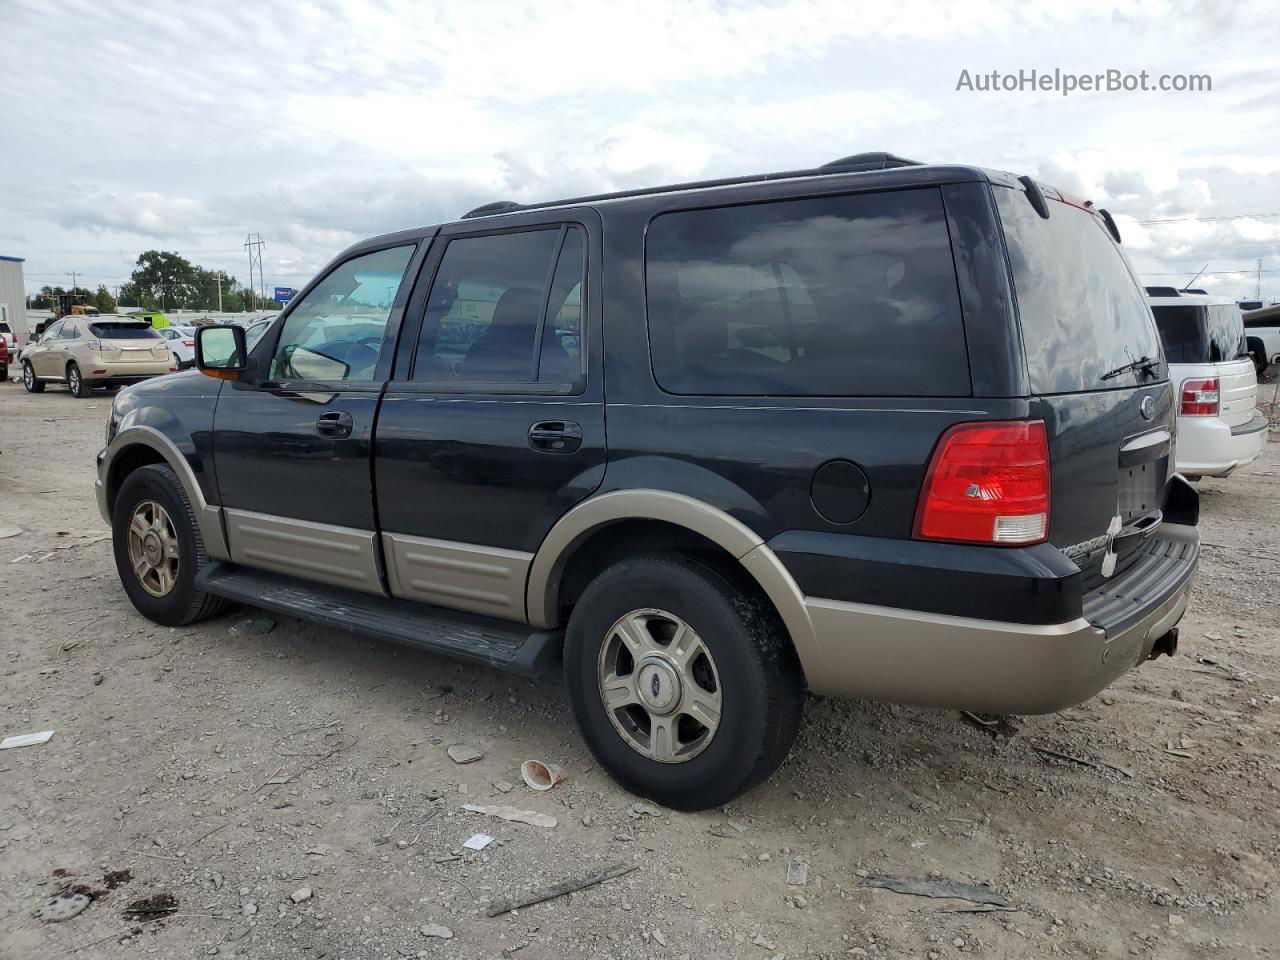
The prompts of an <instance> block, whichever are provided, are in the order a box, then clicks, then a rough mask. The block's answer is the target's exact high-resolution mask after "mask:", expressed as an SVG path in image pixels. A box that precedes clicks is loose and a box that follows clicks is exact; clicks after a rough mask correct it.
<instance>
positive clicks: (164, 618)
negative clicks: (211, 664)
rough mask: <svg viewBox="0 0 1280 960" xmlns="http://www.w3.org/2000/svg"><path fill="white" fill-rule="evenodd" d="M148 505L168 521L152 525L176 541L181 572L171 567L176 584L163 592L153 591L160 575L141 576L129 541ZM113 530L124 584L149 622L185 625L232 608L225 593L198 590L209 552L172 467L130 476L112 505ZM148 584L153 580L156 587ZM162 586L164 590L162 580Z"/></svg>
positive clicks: (156, 515) (154, 514)
mask: <svg viewBox="0 0 1280 960" xmlns="http://www.w3.org/2000/svg"><path fill="white" fill-rule="evenodd" d="M144 504H153V505H158V507H160V508H162V510H163V516H164V517H167V519H168V524H167V525H166V524H165V523H163V521H162V520H160V522H157V523H156V524H155V526H154V527H153V528H152V529H153V530H159V529H166V530H170V531H171V532H172V534H173V540H174V541H176V548H177V553H176V560H177V565H176V572H175V571H173V570H172V567H170V568H169V569H170V572H171V577H170V579H171V584H170V587H169V589H168V590H167V591H165V592H164V593H163V594H162V595H157V594H156V593H155V592H153V590H154V588H155V587H156V586H157V583H156V580H157V578H156V577H154V576H150V575H149V576H148V577H146V578H143V577H141V576H140V575H139V573H137V572H135V567H134V563H133V561H132V560H131V556H130V541H131V539H133V537H131V532H130V523H131V521H132V520H133V519H134V515H135V512H136V511H138V510H139V509H141V508H142V506H143V505H144ZM148 513H149V514H150V515H151V517H152V518H153V519H157V520H159V519H160V516H161V515H160V514H159V511H153V510H150V509H148ZM111 534H112V547H113V550H114V553H115V560H116V572H117V573H118V574H119V576H120V582H121V584H122V585H123V586H124V590H125V593H127V594H128V595H129V599H130V600H131V601H132V602H133V605H134V607H135V608H136V609H137V611H138V612H139V613H141V614H142V615H143V616H144V617H146V618H147V619H148V620H153V621H155V622H156V623H160V624H164V625H165V626H167V627H180V626H185V625H186V624H189V623H195V622H197V621H199V620H205V619H208V618H209V617H212V616H214V615H216V614H218V613H221V612H222V611H223V610H224V609H225V608H226V607H227V601H225V600H223V599H222V598H221V597H215V596H214V595H212V594H209V593H204V592H202V591H200V590H197V589H196V586H195V578H196V575H197V574H198V573H199V572H200V571H201V570H202V569H204V567H205V566H207V565H208V564H209V556H208V554H207V553H205V549H204V541H203V540H202V539H201V537H200V528H199V527H198V526H197V525H196V517H195V511H194V510H192V508H191V501H190V500H188V499H187V493H186V491H185V490H184V489H183V488H182V483H181V481H179V480H178V475H177V474H176V473H174V472H173V469H172V468H171V467H169V466H168V465H166V464H149V465H148V466H145V467H139V468H138V469H137V470H135V471H133V473H131V474H129V475H128V476H127V477H126V478H125V480H124V483H122V484H121V485H120V492H119V493H118V494H116V500H115V503H114V504H113V505H112V509H111ZM139 539H143V538H139ZM165 556H168V554H165ZM144 583H150V584H151V586H152V589H148V587H147V586H145V585H144ZM159 586H160V587H161V588H162V587H163V582H161V583H160V584H159Z"/></svg>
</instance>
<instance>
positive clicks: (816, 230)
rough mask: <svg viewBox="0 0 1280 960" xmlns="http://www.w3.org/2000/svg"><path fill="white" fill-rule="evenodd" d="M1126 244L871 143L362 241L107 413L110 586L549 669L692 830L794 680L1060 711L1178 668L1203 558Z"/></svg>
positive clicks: (588, 720)
mask: <svg viewBox="0 0 1280 960" xmlns="http://www.w3.org/2000/svg"><path fill="white" fill-rule="evenodd" d="M1118 240H1119V235H1118V231H1117V230H1116V228H1115V223H1114V220H1113V219H1112V218H1111V217H1110V215H1109V214H1107V213H1105V211H1100V210H1095V209H1093V208H1092V207H1089V206H1087V205H1085V204H1083V203H1081V202H1080V201H1077V200H1074V199H1072V198H1070V197H1068V196H1066V195H1063V194H1060V193H1059V192H1058V191H1056V190H1054V189H1052V188H1051V187H1048V186H1043V185H1040V184H1037V183H1036V182H1035V181H1033V180H1031V179H1030V178H1026V177H1023V178H1018V177H1014V176H1012V175H1010V174H1005V173H999V172H995V171H988V170H981V169H976V168H972V167H965V166H925V165H920V164H915V163H912V162H911V161H907V160H902V159H900V158H897V157H893V156H892V155H888V154H864V155H859V156H855V157H849V158H845V159H844V160H841V161H837V162H835V163H833V164H830V165H828V166H826V167H821V168H816V169H811V170H803V171H794V172H790V173H786V174H772V175H764V176H756V177H743V178H736V179H731V180H721V181H710V182H705V183H697V184H681V185H678V186H674V187H662V188H656V189H649V190H635V191H628V192H624V193H616V194H607V195H602V196H594V197H583V198H579V199H574V200H563V201H557V202H555V203H544V204H532V205H517V204H514V203H499V204H491V205H488V206H486V207H482V208H479V209H477V210H474V211H472V212H471V213H470V214H468V215H467V216H465V217H463V218H462V219H461V220H459V221H456V222H453V223H447V224H444V225H442V226H439V227H426V228H421V229H417V230H408V231H405V232H402V233H396V234H391V235H388V236H383V237H377V238H374V239H372V240H368V241H365V242H363V243H359V244H357V245H355V246H353V247H351V248H350V249H348V250H346V251H345V252H344V253H342V254H341V255H340V256H339V257H338V258H337V259H336V260H334V261H333V262H332V263H331V264H330V265H329V266H328V267H326V268H325V270H324V271H323V272H322V273H321V274H320V275H319V277H318V278H317V279H315V280H314V281H312V283H311V284H309V285H308V286H307V287H306V288H305V289H304V290H303V291H302V293H301V294H300V295H299V296H298V297H297V298H296V299H294V301H293V302H292V303H291V304H290V305H289V306H288V307H287V308H286V310H285V311H284V313H283V315H282V317H281V319H280V320H279V321H277V322H276V323H275V324H274V325H272V326H271V327H270V328H269V329H268V331H267V332H266V333H265V334H264V335H262V336H261V337H260V338H259V339H258V340H257V342H256V344H254V345H253V346H252V347H250V345H249V343H248V339H247V338H246V336H245V331H244V330H243V328H241V327H229V326H221V327H219V326H211V327H204V328H202V329H200V330H199V331H198V332H197V358H198V361H197V362H198V365H199V367H200V371H199V372H197V371H192V372H189V373H184V374H179V375H178V376H175V377H167V378H165V379H163V380H159V381H154V382H152V383H148V384H144V385H141V386H137V387H131V388H129V389H128V390H125V391H122V392H121V394H120V396H119V397H118V398H117V399H116V401H115V403H114V405H113V407H112V411H111V416H110V421H109V424H108V427H107V444H106V447H105V448H104V449H103V450H102V452H101V453H100V455H99V457H98V500H99V507H100V509H101V511H102V515H103V517H104V518H105V519H106V520H107V521H108V522H110V523H111V526H112V530H113V531H114V550H115V558H116V564H117V568H118V570H119V575H120V578H121V582H122V584H123V587H124V590H125V591H126V593H127V594H128V596H129V598H130V600H131V601H132V602H133V604H134V605H135V607H136V608H137V609H138V610H139V611H141V612H142V613H143V614H144V615H145V616H147V617H149V618H150V619H152V620H154V621H156V622H158V623H163V624H170V625H177V624H186V623H193V622H195V621H197V620H200V619H203V618H205V617H209V616H212V615H213V614H215V613H216V612H218V611H219V610H221V609H222V608H223V606H224V605H225V604H226V603H227V602H228V601H240V602H244V603H249V604H253V605H256V606H261V607H265V608H267V609H271V610H275V611H278V612H282V613H287V614H291V615H296V616H298V617H301V618H304V619H307V620H312V621H316V622H319V623H325V624H330V625H333V626H335V627H340V628H342V629H346V630H350V631H355V632H359V633H367V634H372V635H377V636H381V637H385V638H388V639H392V640H397V641H400V642H403V643H408V644H412V645H414V646H418V647H421V648H425V649H428V650H432V651H437V652H441V653H447V654H450V655H453V656H458V657H462V658H465V659H469V660H472V661H475V662H477V663H482V664H486V665H490V666H496V667H500V668H503V669H507V670H510V671H514V672H517V673H523V674H531V673H536V672H538V671H540V670H542V669H546V668H547V667H548V666H549V665H550V664H552V663H554V662H555V661H556V660H557V659H558V660H560V661H561V662H562V667H561V668H562V669H563V671H564V677H565V681H566V686H567V691H568V696H569V700H570V702H571V704H572V707H573V710H574V714H575V716H576V718H577V720H578V723H579V724H580V726H581V728H582V731H583V734H584V736H585V738H586V740H587V742H588V744H589V745H590V747H591V749H592V751H593V752H594V753H595V755H596V756H597V757H598V758H599V760H600V762H601V764H602V765H603V766H604V767H605V768H606V769H608V770H609V772H610V773H611V774H612V775H613V776H614V777H615V778H616V779H617V780H618V781H619V782H621V783H622V784H623V785H625V786H626V787H627V788H628V789H630V790H633V791H635V792H638V793H640V794H643V795H646V796H650V797H653V798H655V799H657V800H659V801H661V802H662V803H664V804H667V805H668V806H671V807H675V808H678V809H700V808H705V807H713V806H716V805H719V804H723V803H726V802H728V801H729V800H731V799H732V798H733V797H735V796H737V795H738V794H740V793H741V792H742V791H744V790H746V789H748V788H750V787H751V786H752V785H753V784H756V783H758V782H760V781H761V780H763V779H764V778H765V777H767V776H768V775H769V774H770V773H771V772H772V771H773V770H774V769H775V768H776V767H777V766H778V764H779V763H781V762H782V759H783V758H784V757H785V755H786V754H787V751H788V749H789V748H790V746H791V743H792V740H793V739H794V737H795V735H796V730H797V727H798V724H799V719H800V713H801V705H802V701H803V695H804V692H805V690H806V689H808V690H811V691H813V692H814V693H818V694H826V695H841V696H850V697H863V698H874V699H881V700H888V701H894V702H900V703H913V704H925V705H931V706H936V707H950V708H965V709H970V710H982V711H998V712H1012V713H1045V712H1050V711H1056V710H1060V709H1062V708H1064V707H1067V706H1069V705H1071V704H1075V703H1078V702H1080V701H1082V700H1084V699H1086V698H1088V697H1090V696H1092V695H1094V694H1095V693H1097V692H1098V691H1099V690H1101V689H1102V688H1104V687H1105V686H1107V685H1108V684H1109V683H1111V682H1112V681H1113V680H1115V679H1116V678H1117V677H1119V676H1120V675H1121V674H1123V673H1125V672H1126V671H1127V670H1129V669H1130V668H1131V667H1134V666H1136V665H1137V664H1139V663H1141V662H1143V661H1144V660H1146V659H1148V658H1150V657H1153V656H1156V655H1159V654H1172V653H1173V651H1174V649H1175V648H1176V641H1177V624H1178V622H1179V620H1180V619H1181V617H1182V615H1183V612H1184V610H1185V608H1186V605H1187V596H1188V591H1189V589H1190V586H1191V582H1192V579H1193V575H1194V572H1195V569H1196V565H1197V560H1198V556H1199V543H1200V540H1199V535H1198V532H1197V529H1196V523H1197V516H1198V498H1197V495H1196V492H1195V489H1194V488H1193V487H1192V486H1191V485H1190V484H1188V483H1187V482H1186V481H1185V480H1184V479H1183V478H1182V477H1180V476H1178V475H1176V474H1175V473H1174V471H1173V466H1172V463H1171V458H1172V449H1173V447H1172V440H1173V437H1172V433H1173V429H1174V422H1175V421H1174V415H1175V408H1176V404H1177V394H1176V387H1175V385H1174V384H1173V383H1171V382H1170V379H1169V373H1168V370H1167V368H1166V365H1165V362H1164V360H1163V356H1162V353H1161V350H1160V341H1159V338H1158V335H1157V333H1156V329H1155V324H1154V322H1153V320H1152V316H1151V311H1150V310H1149V309H1148V307H1147V305H1146V302H1145V301H1144V298H1143V292H1142V288H1141V287H1140V286H1139V285H1138V283H1137V281H1136V280H1135V279H1134V275H1133V272H1132V270H1131V268H1130V266H1129V264H1128V262H1127V260H1126V258H1125V257H1124V255H1123V253H1122V252H1121V249H1120V247H1119V244H1118ZM374 325H377V326H378V327H379V328H380V329H381V336H380V337H379V336H374V335H372V333H371V330H370V328H371V327H372V326H374ZM202 373H204V374H208V375H209V376H203V375H202ZM215 473H216V478H217V479H216V482H215V480H214V476H215Z"/></svg>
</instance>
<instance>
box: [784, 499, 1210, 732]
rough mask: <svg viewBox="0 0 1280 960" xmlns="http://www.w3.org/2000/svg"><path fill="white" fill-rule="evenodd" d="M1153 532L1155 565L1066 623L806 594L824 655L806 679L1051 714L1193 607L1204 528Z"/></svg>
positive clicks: (1108, 679)
mask: <svg viewBox="0 0 1280 960" xmlns="http://www.w3.org/2000/svg"><path fill="white" fill-rule="evenodd" d="M1158 541H1159V543H1160V544H1161V545H1162V546H1160V548H1159V550H1158V551H1157V552H1158V553H1159V555H1158V556H1155V557H1154V558H1153V561H1152V564H1151V565H1148V566H1147V567H1146V568H1145V569H1144V570H1140V571H1136V572H1135V575H1133V576H1126V577H1124V578H1123V582H1122V583H1118V584H1114V585H1110V586H1108V587H1104V588H1102V589H1100V590H1099V591H1097V592H1096V595H1095V594H1091V595H1090V596H1089V597H1087V598H1086V601H1085V612H1084V614H1083V615H1082V616H1080V617H1077V618H1075V619H1073V620H1069V621H1066V622H1063V623H1055V624H1026V623H1008V622H1004V621H1000V620H987V619H980V618H976V617H957V616H948V615H946V614H938V613H923V612H919V611H913V610H903V609H898V608H893V607H881V606H875V605H872V604H863V603H851V602H847V601H841V600H824V599H819V598H814V597H808V598H806V599H805V609H806V611H807V613H808V616H809V620H810V622H811V624H812V626H813V632H814V636H815V640H816V646H817V652H818V654H819V659H820V663H818V664H815V665H813V667H810V665H808V664H806V670H805V672H806V675H807V677H808V679H809V685H810V688H811V689H812V690H813V691H814V692H815V693H821V694H829V695H833V696H849V697H860V698H867V699H874V700H888V701H892V702H895V703H913V704H920V705H923V706H934V707H948V708H955V709H967V710H981V711H989V712H993V713H1022V714H1035V713H1052V712H1054V711H1056V710H1061V709H1063V708H1065V707H1069V706H1072V705H1074V704H1077V703H1081V702H1082V701H1084V700H1087V699H1089V698H1090V697H1092V696H1093V695H1094V694H1096V693H1098V692H1099V691H1100V690H1102V689H1104V688H1105V687H1107V686H1108V685H1109V684H1111V683H1112V682H1113V681H1115V680H1116V678H1118V677H1119V676H1121V675H1122V674H1124V673H1125V672H1127V671H1128V670H1129V669H1131V668H1132V667H1134V666H1136V665H1137V664H1139V663H1141V662H1142V661H1143V660H1145V659H1146V658H1147V657H1148V655H1149V654H1150V652H1151V648H1152V646H1153V645H1154V644H1155V642H1156V640H1158V639H1159V638H1160V637H1162V636H1163V635H1164V634H1166V633H1168V632H1169V630H1171V629H1172V628H1173V627H1174V626H1175V625H1176V624H1177V623H1178V621H1179V620H1181V619H1182V615H1183V613H1184V612H1185V611H1186V608H1187V599H1188V596H1189V594H1190V590H1191V584H1192V582H1193V580H1194V574H1195V570H1196V566H1197V563H1198V559H1199V542H1200V537H1199V532H1198V531H1197V530H1196V528H1195V527H1190V526H1181V525H1178V524H1171V523H1166V524H1165V525H1164V526H1163V527H1161V529H1160V533H1159V535H1158ZM1171 558H1172V559H1171ZM814 667H816V668H817V669H814Z"/></svg>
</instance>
